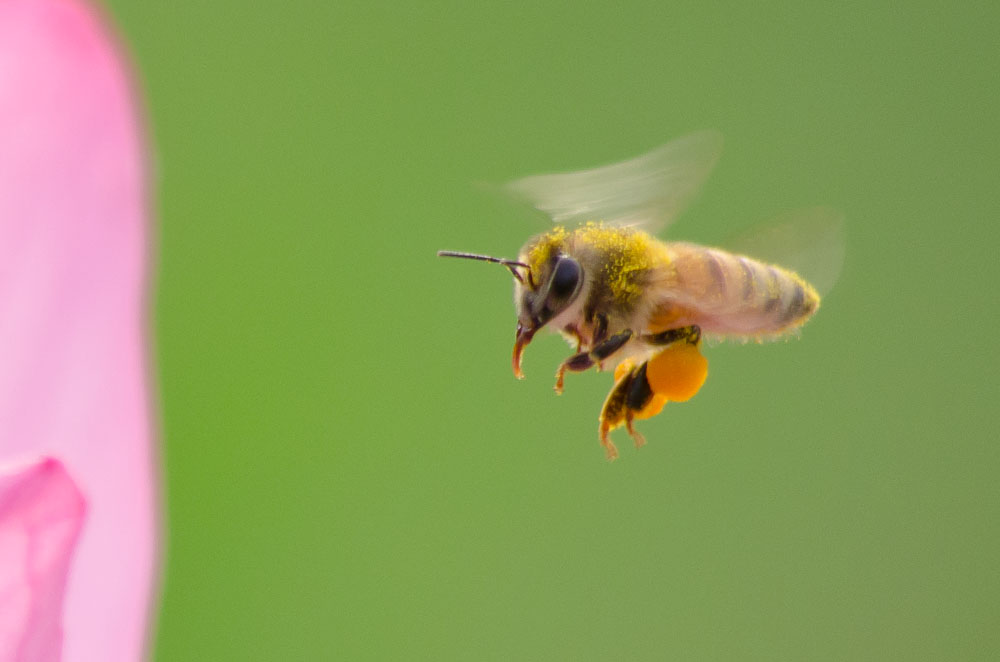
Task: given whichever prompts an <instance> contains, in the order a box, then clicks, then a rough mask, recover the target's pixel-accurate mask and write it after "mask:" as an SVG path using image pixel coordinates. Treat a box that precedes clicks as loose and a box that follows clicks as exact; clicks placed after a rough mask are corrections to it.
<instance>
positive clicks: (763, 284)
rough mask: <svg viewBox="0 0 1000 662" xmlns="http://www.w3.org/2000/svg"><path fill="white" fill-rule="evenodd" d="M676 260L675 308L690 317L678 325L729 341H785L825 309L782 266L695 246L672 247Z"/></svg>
mask: <svg viewBox="0 0 1000 662" xmlns="http://www.w3.org/2000/svg"><path fill="white" fill-rule="evenodd" d="M672 254H673V263H672V266H673V270H674V271H673V273H674V277H675V287H676V288H677V289H678V291H679V293H680V295H681V297H680V300H679V301H676V302H674V303H673V304H672V305H673V306H674V307H677V304H681V305H680V307H681V308H683V309H684V310H687V311H688V312H689V314H688V315H687V316H684V317H683V318H682V319H678V320H677V321H678V323H681V322H684V321H686V322H687V323H693V324H699V325H700V326H701V327H702V329H703V330H705V331H707V332H709V333H718V334H724V335H744V336H758V337H760V336H767V335H779V334H781V333H783V332H785V331H788V330H790V329H792V328H795V327H796V326H799V325H801V324H802V323H803V322H805V321H806V320H807V319H808V318H809V317H810V316H811V315H812V314H813V313H814V312H815V311H816V309H817V308H818V307H819V295H817V294H816V291H815V290H814V289H813V288H812V286H811V285H809V284H808V283H807V282H805V281H804V280H802V278H800V277H799V276H798V275H797V274H795V273H793V272H792V271H789V270H787V269H783V268H781V267H779V266H775V265H770V264H766V263H764V262H759V261H757V260H754V259H753V258H750V257H746V256H743V255H735V254H733V253H727V252H725V251H722V250H718V249H714V248H705V247H703V246H697V245H695V244H684V243H677V244H672ZM668 307H670V306H668ZM660 312H662V311H660Z"/></svg>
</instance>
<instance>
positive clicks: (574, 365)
mask: <svg viewBox="0 0 1000 662" xmlns="http://www.w3.org/2000/svg"><path fill="white" fill-rule="evenodd" d="M631 338H632V330H631V329H625V330H624V331H619V332H618V333H616V334H615V335H613V336H611V337H610V338H608V339H607V340H603V341H601V342H600V343H598V344H597V345H595V346H594V348H593V349H591V350H590V351H589V352H579V353H577V354H574V355H573V356H571V357H569V358H568V359H566V360H565V361H563V362H562V364H560V366H559V370H557V371H556V385H555V389H556V393H562V391H563V377H565V375H566V371H567V370H569V371H571V372H583V371H584V370H588V369H589V368H591V367H593V365H594V364H595V363H597V362H599V361H603V360H604V359H606V358H608V357H609V356H611V355H612V354H614V353H615V352H617V351H618V350H619V349H621V348H622V347H623V346H624V345H625V343H627V342H628V341H629V340H631Z"/></svg>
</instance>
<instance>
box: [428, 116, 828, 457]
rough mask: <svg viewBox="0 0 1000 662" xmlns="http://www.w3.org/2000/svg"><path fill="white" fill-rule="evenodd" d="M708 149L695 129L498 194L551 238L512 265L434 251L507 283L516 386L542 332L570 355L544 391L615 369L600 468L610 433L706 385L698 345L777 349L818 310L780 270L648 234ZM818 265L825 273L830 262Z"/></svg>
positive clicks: (679, 200) (677, 207)
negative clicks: (490, 268) (711, 340)
mask: <svg viewBox="0 0 1000 662" xmlns="http://www.w3.org/2000/svg"><path fill="white" fill-rule="evenodd" d="M721 148H722V139H721V136H720V135H719V134H718V133H716V132H712V131H703V132H698V133H694V134H691V135H688V136H685V137H682V138H679V139H677V140H675V141H673V142H670V143H667V144H666V145H664V146H662V147H660V148H659V149H657V150H654V151H652V152H650V153H648V154H645V155H643V156H640V157H637V158H634V159H631V160H628V161H624V162H621V163H616V164H613V165H609V166H604V167H600V168H595V169H591V170H584V171H580V172H574V173H563V174H552V175H536V176H532V177H526V178H524V179H520V180H516V181H514V182H511V183H509V184H508V185H506V187H505V188H506V191H507V192H508V193H509V194H511V195H513V196H514V197H516V198H519V199H520V200H522V201H525V202H527V203H528V204H530V205H531V206H533V207H534V208H535V209H537V210H538V211H540V212H543V213H544V214H546V215H547V216H548V217H550V218H551V219H552V220H553V221H554V222H555V223H556V225H555V226H554V227H553V228H552V229H551V230H549V231H547V232H544V233H542V234H540V235H537V236H535V237H533V238H531V239H530V240H529V241H528V242H527V243H526V244H525V245H524V247H523V248H522V249H521V251H520V253H519V254H518V257H517V259H516V260H510V259H505V258H496V257H491V256H488V255H478V254H473V253H463V252H455V251H440V252H439V253H438V255H440V256H445V257H459V258H468V259H474V260H483V261H487V262H494V263H497V264H501V265H503V266H505V267H507V269H509V270H510V272H511V274H513V276H514V302H515V307H516V310H517V330H516V334H515V340H514V351H513V357H512V364H513V369H514V374H515V376H517V377H518V378H519V379H520V378H523V374H522V372H521V356H522V353H523V351H524V348H525V347H526V346H527V345H528V343H530V342H531V339H532V338H533V337H534V336H535V334H536V333H537V332H538V331H539V330H540V329H542V328H545V327H548V328H550V329H553V330H555V331H557V332H559V333H561V334H562V335H563V336H564V337H565V338H566V339H567V340H568V341H569V342H570V344H571V346H573V347H574V348H575V351H574V353H573V354H572V355H571V356H570V357H569V358H567V359H566V360H565V361H563V362H562V364H561V365H560V366H559V369H558V370H557V372H556V383H555V390H556V392H557V393H561V392H562V390H563V385H564V377H565V374H566V373H567V372H581V371H585V370H588V369H589V368H592V367H596V368H597V369H598V370H604V369H605V368H606V367H607V366H608V365H609V364H610V363H615V364H617V367H616V369H615V382H614V386H613V387H612V388H611V391H610V393H609V394H608V396H607V398H606V400H605V402H604V406H603V407H602V409H601V413H600V417H599V426H598V436H599V438H600V441H601V445H602V446H603V447H604V450H605V452H606V454H607V457H608V459H609V460H613V459H615V458H617V457H618V450H617V448H616V447H615V445H614V443H613V442H612V441H611V439H610V436H609V433H610V432H611V431H612V430H613V429H615V428H617V427H620V426H622V425H624V426H625V428H626V429H627V430H628V433H629V435H630V436H631V437H632V438H633V440H634V441H635V444H636V446H637V447H639V446H642V445H643V444H644V443H645V440H644V438H643V437H642V435H640V434H639V432H638V431H637V430H636V429H635V427H634V425H633V422H634V421H636V420H640V419H645V418H649V417H651V416H654V415H656V414H658V413H659V412H660V410H661V409H662V408H663V406H664V405H665V404H666V402H668V401H671V400H672V401H677V402H682V401H685V400H688V399H689V398H691V397H692V396H694V395H695V393H697V392H698V390H699V389H700V388H701V386H702V384H703V383H704V381H705V378H706V377H707V375H708V362H707V360H706V359H705V358H704V356H703V355H702V353H701V346H702V341H703V338H704V337H705V336H706V335H709V336H713V337H720V338H739V339H755V340H766V339H771V338H778V337H782V336H785V335H787V334H789V333H790V332H795V331H796V330H797V329H798V328H799V327H801V326H802V325H803V324H805V322H806V321H807V320H808V319H809V318H810V317H812V316H813V315H814V314H815V312H816V311H817V309H818V308H819V305H820V295H819V293H818V292H817V289H816V288H815V287H814V286H813V285H811V284H810V283H808V282H806V281H805V280H804V279H803V278H802V277H800V276H799V275H798V274H797V273H796V272H795V271H794V270H793V269H792V268H789V267H782V266H778V265H777V264H773V263H771V262H770V261H766V260H763V259H759V258H758V259H755V258H753V257H750V256H748V255H744V254H741V253H737V252H729V251H725V250H722V249H718V248H708V247H705V246H699V245H696V244H692V243H686V242H679V241H669V242H665V241H661V240H659V239H657V238H655V237H654V236H653V235H652V234H650V232H651V231H652V230H653V229H654V228H656V227H661V228H662V227H663V226H664V225H666V224H668V223H669V222H671V221H672V220H673V219H674V218H675V217H676V216H677V214H679V213H680V211H681V210H682V209H683V208H684V207H685V206H686V205H687V204H688V203H689V202H690V201H691V200H692V199H693V197H694V196H695V194H696V193H697V191H698V189H699V188H700V187H701V185H702V183H703V182H704V180H705V179H707V177H708V173H709V172H710V171H711V169H712V167H713V166H714V164H715V162H716V161H717V159H718V157H719V154H720V153H721ZM813 216H814V217H815V216H816V214H813ZM819 217H820V218H819V220H820V222H819V223H818V224H817V223H813V224H812V227H813V228H815V227H819V228H821V229H824V230H825V229H827V228H831V227H832V228H835V227H836V226H837V224H838V223H839V219H838V218H836V217H835V215H834V214H832V213H829V214H827V213H820V214H819ZM786 225H787V224H786ZM789 226H790V227H794V224H790V225H789ZM814 233H815V232H814ZM815 234H821V233H815ZM799 243H800V244H801V243H802V242H801V241H800V242H799ZM830 243H831V246H833V245H834V244H835V240H833V241H830ZM831 252H833V253H836V250H835V249H834V250H832V251H831ZM831 263H832V264H833V265H834V267H833V268H834V269H835V268H836V267H837V266H839V263H838V262H837V259H836V258H833V259H832V261H831ZM831 270H832V269H831Z"/></svg>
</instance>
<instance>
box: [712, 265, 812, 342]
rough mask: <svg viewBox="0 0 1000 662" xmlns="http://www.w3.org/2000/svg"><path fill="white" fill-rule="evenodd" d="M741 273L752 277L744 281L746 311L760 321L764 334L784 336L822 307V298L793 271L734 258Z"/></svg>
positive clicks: (761, 330) (744, 308)
mask: <svg viewBox="0 0 1000 662" xmlns="http://www.w3.org/2000/svg"><path fill="white" fill-rule="evenodd" d="M732 257H733V258H735V259H736V260H738V261H739V263H740V265H741V271H742V272H743V273H744V274H750V275H751V277H750V278H748V279H747V280H745V281H744V283H743V289H742V301H741V303H742V307H743V310H744V311H746V313H748V314H750V315H755V316H757V317H759V323H760V328H759V329H758V332H760V333H773V332H780V331H783V330H786V329H789V328H792V327H795V326H798V325H799V324H801V323H803V322H805V320H806V319H808V318H809V317H810V316H811V315H812V314H813V313H814V312H816V309H817V308H818V307H819V295H817V294H816V290H814V289H813V287H812V286H811V285H809V283H807V282H805V281H804V280H802V278H800V277H799V276H798V274H795V273H793V272H791V271H788V270H786V269H782V268H781V267H778V266H774V265H770V264H764V263H762V262H757V261H756V260H753V259H750V258H747V257H742V256H732Z"/></svg>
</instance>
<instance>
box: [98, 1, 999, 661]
mask: <svg viewBox="0 0 1000 662" xmlns="http://www.w3.org/2000/svg"><path fill="white" fill-rule="evenodd" d="M882 5H883V6H881V7H874V6H872V3H861V2H853V3H838V4H836V5H833V4H830V5H821V4H819V3H816V4H812V5H809V6H808V7H805V6H803V4H802V3H799V2H769V3H753V4H737V3H734V4H732V5H730V6H725V7H723V6H721V5H714V4H713V3H703V2H688V3H676V2H671V3H663V2H626V3H615V4H613V5H610V4H609V5H607V6H601V5H599V4H598V3H591V4H590V5H589V6H583V5H581V4H579V3H570V2H552V1H545V2H535V3H524V4H521V5H519V6H518V5H512V4H509V3H496V4H494V5H488V4H485V3H477V4H472V3H457V2H456V3H440V2H436V3H419V4H401V3H384V4H383V3H375V4H372V3H368V2H363V3H349V2H334V3H321V2H301V1H300V2H284V3H267V4H250V3H243V2H234V1H226V2H223V1H217V2H211V3H204V2H187V1H179V0H176V1H173V2H169V3H149V2H142V3H137V2H126V1H124V0H113V1H111V2H109V8H110V10H111V13H112V15H113V16H114V18H115V20H116V22H117V23H118V26H119V28H120V30H121V32H122V33H123V37H124V39H125V41H126V43H128V44H129V46H130V48H131V50H132V53H133V56H134V58H135V60H136V66H137V69H138V71H139V74H140V80H141V84H142V86H143V88H144V91H145V93H146V96H147V102H148V107H149V115H150V120H151V126H152V133H153V135H154V139H155V150H156V168H157V171H158V178H159V182H158V186H159V191H158V206H159V209H160V230H159V232H160V246H161V255H160V258H159V285H158V293H157V300H156V305H155V312H156V324H155V327H156V332H157V335H158V341H157V344H158V351H157V358H158V362H159V368H158V370H159V374H160V377H161V394H162V408H163V423H164V428H165V449H164V455H165V462H166V468H165V475H166V490H167V521H168V527H169V540H168V541H167V553H166V568H165V571H166V576H165V584H164V592H163V600H162V609H161V612H160V617H159V623H158V633H157V637H156V647H155V654H156V659H158V660H318V659H373V660H374V659H414V660H419V659H435V660H438V659H454V660H459V659H461V660H472V659H483V660H486V659H496V660H501V659H504V660H507V659H518V660H556V659H574V660H617V659H630V660H661V659H677V660H711V659H719V660H776V659H782V660H803V659H808V660H862V659H870V660H887V659H906V660H915V659H926V660H941V659H965V660H970V659H988V658H991V659H996V656H997V655H1000V618H998V616H1000V600H998V593H1000V576H998V571H997V546H998V542H1000V536H998V527H997V523H998V517H1000V508H998V489H997V474H998V468H1000V447H998V444H997V438H998V435H997V432H996V419H997V417H996V407H997V404H996V400H997V397H996V396H997V395H998V393H997V391H998V389H997V367H998V361H997V349H996V346H995V344H994V340H995V338H996V335H997V324H996V322H997V320H998V315H997V293H996V288H997V285H998V283H1000V278H998V276H1000V268H998V263H1000V260H998V258H997V251H996V248H995V244H996V242H997V240H998V239H1000V234H998V231H997V219H998V214H1000V204H998V194H997V173H998V172H1000V155H998V154H1000V152H998V147H1000V140H998V138H1000V123H998V121H997V118H998V104H997V100H998V92H997V90H998V87H997V78H996V76H997V64H998V58H997V50H996V35H997V33H998V29H1000V21H998V18H1000V10H998V9H997V5H996V3H993V2H982V3H975V2H962V3H943V2H941V3H935V2H922V3H905V4H903V5H899V6H898V8H896V9H893V8H890V3H882ZM699 128H716V129H719V130H721V131H722V132H723V133H724V134H725V136H726V138H727V147H726V153H725V155H724V156H723V159H722V161H721V163H720V165H719V167H718V168H717V170H716V172H715V174H714V176H713V178H712V180H711V182H710V183H709V185H708V187H707V189H706V190H705V192H704V195H703V196H702V197H701V199H700V200H699V202H698V203H697V204H696V205H695V206H694V207H693V208H692V209H691V210H690V211H689V212H688V213H687V214H686V215H685V217H684V218H683V219H682V221H681V222H680V223H679V224H678V225H677V226H676V227H675V230H674V231H673V236H674V237H679V238H685V239H692V240H698V241H703V242H712V241H716V240H719V239H721V238H723V237H725V236H727V235H730V234H732V233H733V232H735V231H738V230H740V229H742V228H744V227H746V226H747V225H750V224H752V223H754V222H758V221H761V220H763V219H766V218H768V217H771V216H774V215H776V214H778V213H780V212H782V211H785V210H788V209H792V208H795V207H801V206H806V205H812V204H829V205H832V206H834V207H837V208H839V209H841V210H842V211H843V212H844V213H845V215H846V216H847V219H848V223H849V224H848V228H847V236H848V252H847V259H846V264H845V267H844V271H843V275H842V277H841V279H840V282H839V284H838V286H837V288H836V289H835V290H834V291H833V293H832V294H831V295H830V296H829V297H828V298H827V299H826V301H825V304H824V307H823V309H822V311H821V312H820V314H819V315H818V316H817V318H816V319H815V320H814V321H813V322H812V323H810V324H809V325H808V327H807V328H806V329H805V332H804V334H803V337H802V339H801V341H797V342H790V343H777V344H773V345H765V346H755V345H749V346H745V347H744V346H738V345H723V346H719V347H715V348H712V349H709V350H708V351H707V355H708V357H709V360H710V365H711V376H710V378H709V381H708V383H707V384H706V387H705V388H704V389H703V390H702V392H701V393H700V394H699V395H698V397H697V398H695V399H694V400H692V401H691V402H689V403H686V404H681V405H670V406H668V408H667V410H666V411H665V412H664V414H662V415H661V416H659V417H658V418H656V419H653V420H651V421H648V422H646V423H645V424H644V425H643V426H642V430H643V431H644V433H645V434H646V436H647V438H648V439H649V440H650V443H649V445H648V446H647V447H645V448H643V449H642V450H641V451H638V452H637V451H635V450H634V449H633V448H632V447H631V444H630V443H629V442H628V440H627V437H625V435H624V434H621V433H619V434H618V435H617V436H616V439H618V441H619V446H620V447H621V450H622V458H621V460H620V461H618V462H616V463H613V464H609V463H607V462H605V461H604V457H603V453H602V452H601V450H600V448H599V446H598V443H597V439H596V417H597V413H598V410H599V407H600V404H601V402H602V400H603V397H604V394H605V392H606V391H607V389H608V387H609V385H610V378H609V377H608V376H607V375H599V374H594V373H589V374H586V375H580V376H571V378H570V379H569V381H568V387H567V392H566V395H564V396H563V397H561V398H557V397H555V396H554V395H553V393H552V374H553V371H554V369H555V367H556V365H557V363H558V362H559V361H560V360H561V359H562V358H563V357H564V356H565V355H567V353H568V348H567V347H566V346H565V344H564V343H563V342H562V341H561V340H559V339H558V338H555V337H540V338H539V339H538V340H536V342H535V343H534V344H533V345H532V346H531V347H530V348H529V350H528V352H527V353H526V360H525V371H526V374H527V377H528V378H527V380H526V381H524V382H517V381H515V380H514V378H513V377H512V376H511V374H510V362H509V352H510V346H511V342H512V340H513V331H514V316H513V312H512V306H511V295H510V278H509V277H507V276H505V274H504V273H503V272H502V270H499V269H496V268H493V267H487V266H481V267H478V266H473V265H470V264H462V263H456V262H445V261H443V260H438V259H437V258H435V257H434V252H435V251H436V250H437V249H440V248H451V249H465V250H473V251H481V252H489V253H493V254H498V255H505V256H513V255H514V254H515V252H516V251H517V249H518V247H519V246H520V245H521V243H522V242H523V241H524V240H525V239H526V238H527V237H528V235H530V234H531V233H533V232H535V231H537V230H539V229H540V228H539V227H538V226H531V225H530V224H528V223H525V222H524V221H523V219H521V218H520V217H518V216H517V215H516V214H512V213H511V209H510V208H508V207H504V206H503V205H501V204H498V203H497V201H496V200H494V199H491V198H489V197H488V196H485V195H483V194H482V193H480V192H478V191H477V189H476V188H475V186H474V184H475V182H477V181H502V180H505V179H508V178H512V177H515V176H520V175H525V174H530V173H534V172H541V171H550V170H559V169H576V168H582V167H587V166H592V165H597V164H601V163H605V162H609V161H612V160H616V159H620V158H625V157H628V156H633V155H635V154H638V153H640V152H642V151H644V150H647V149H649V148H652V147H654V146H656V145H658V144H660V143H663V142H665V141H667V140H669V139H671V138H673V137H676V136H679V135H681V134H683V133H686V132H689V131H692V130H695V129H699Z"/></svg>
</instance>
